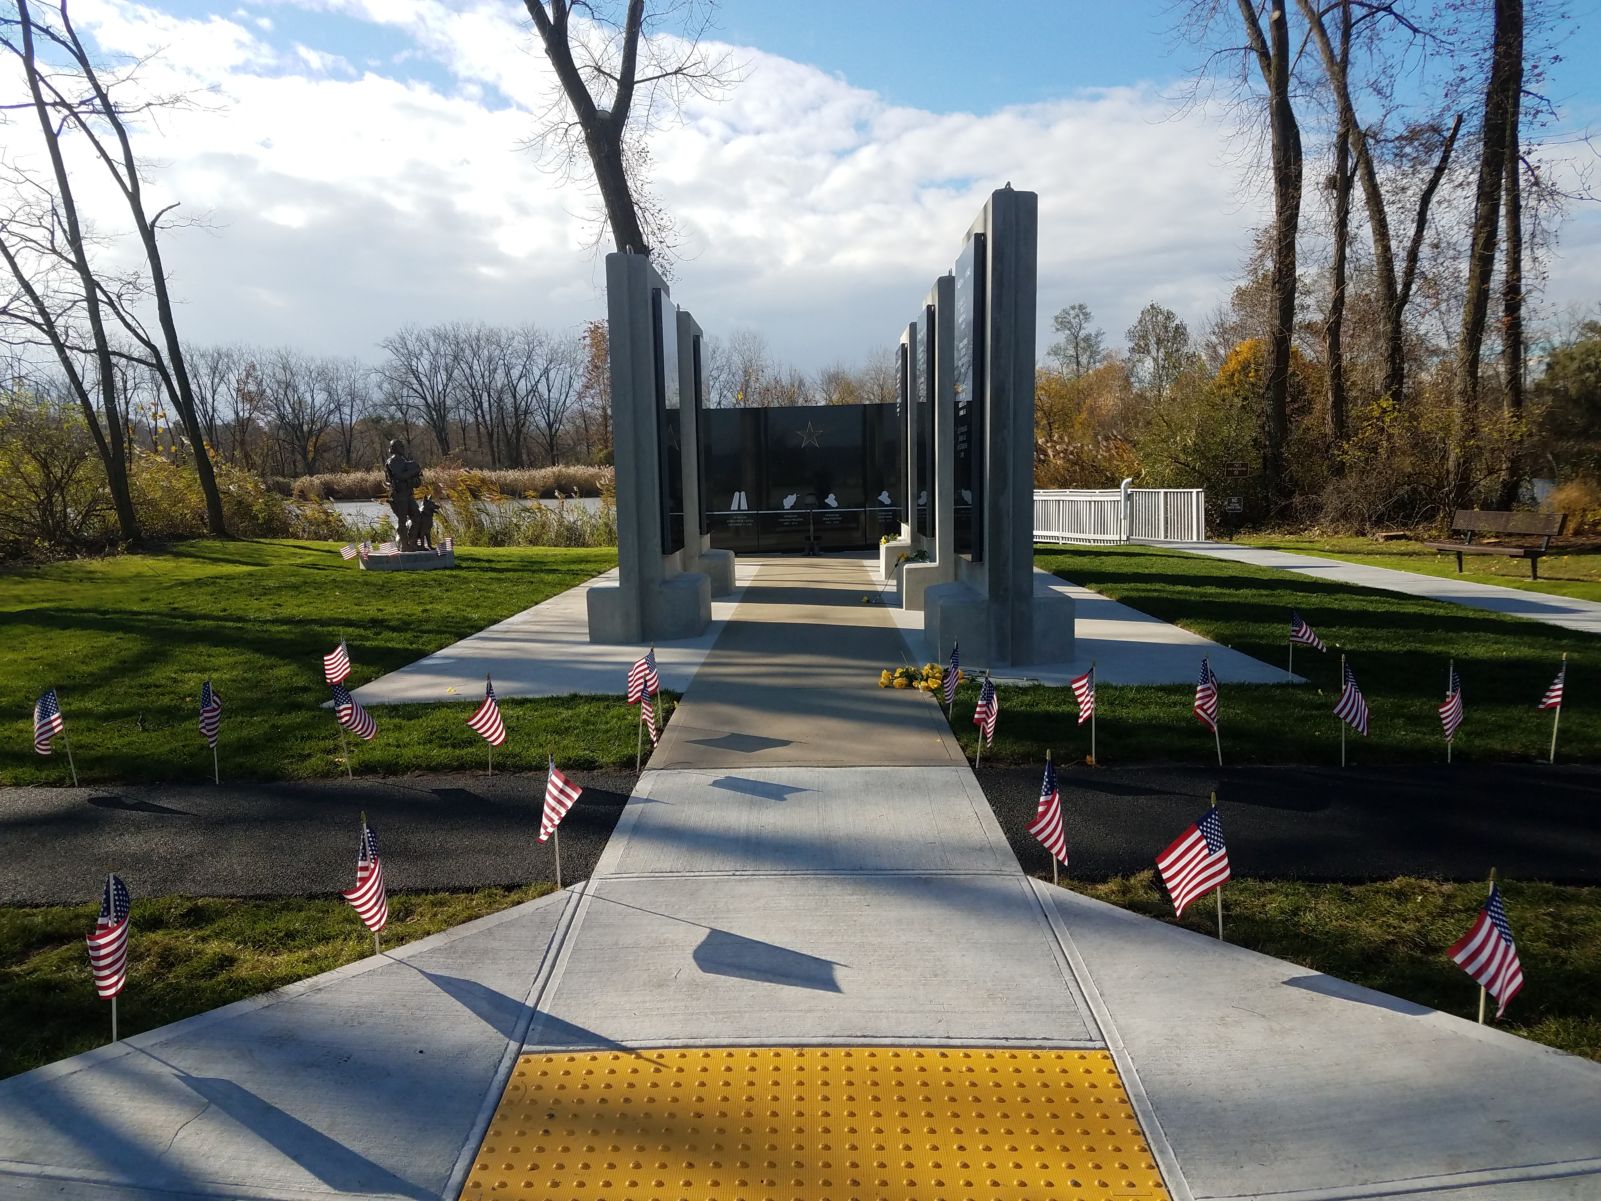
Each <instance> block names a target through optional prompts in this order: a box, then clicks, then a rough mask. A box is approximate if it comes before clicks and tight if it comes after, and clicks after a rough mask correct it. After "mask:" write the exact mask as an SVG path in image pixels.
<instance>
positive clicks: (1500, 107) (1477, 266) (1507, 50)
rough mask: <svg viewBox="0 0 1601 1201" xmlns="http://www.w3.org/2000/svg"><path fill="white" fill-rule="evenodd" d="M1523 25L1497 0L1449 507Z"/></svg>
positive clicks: (1462, 470) (1475, 384)
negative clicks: (1510, 96)
mask: <svg viewBox="0 0 1601 1201" xmlns="http://www.w3.org/2000/svg"><path fill="white" fill-rule="evenodd" d="M1522 24H1523V0H1495V33H1494V41H1493V44H1492V51H1491V59H1490V79H1489V82H1488V84H1487V85H1486V87H1485V92H1484V125H1483V137H1482V145H1481V146H1480V150H1479V182H1478V187H1477V189H1476V191H1475V194H1474V202H1473V228H1472V244H1471V248H1470V251H1469V254H1468V271H1467V290H1466V293H1465V298H1464V303H1463V308H1462V336H1461V341H1460V342H1459V343H1458V345H1457V355H1456V390H1455V395H1454V396H1453V403H1452V413H1451V446H1450V457H1449V460H1448V463H1447V468H1446V475H1447V479H1446V487H1447V490H1448V501H1449V507H1450V508H1453V509H1456V508H1460V507H1461V506H1462V504H1463V503H1464V502H1465V501H1466V500H1467V499H1468V491H1469V485H1470V482H1469V479H1468V474H1469V471H1470V469H1471V466H1472V461H1473V442H1474V438H1475V434H1476V432H1477V428H1478V405H1479V367H1480V356H1481V352H1482V350H1483V347H1484V323H1485V318H1486V316H1487V314H1488V312H1489V301H1490V277H1491V275H1492V274H1493V273H1494V271H1495V252H1496V246H1497V239H1498V236H1499V233H1500V220H1499V218H1500V208H1501V188H1502V182H1503V178H1504V176H1505V173H1506V150H1507V118H1508V115H1509V111H1508V110H1509V103H1508V101H1509V96H1508V89H1509V86H1510V83H1511V80H1512V78H1513V74H1514V72H1513V69H1512V68H1513V61H1512V59H1513V56H1514V54H1516V57H1518V58H1519V59H1521V57H1522V55H1521V49H1522V47H1521V41H1522V39H1521V37H1518V38H1517V39H1516V41H1517V42H1518V45H1517V46H1514V45H1513V32H1514V28H1516V29H1517V30H1521V28H1522Z"/></svg>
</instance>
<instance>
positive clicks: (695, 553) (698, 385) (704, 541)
mask: <svg viewBox="0 0 1601 1201" xmlns="http://www.w3.org/2000/svg"><path fill="white" fill-rule="evenodd" d="M678 376H679V391H680V394H681V396H682V402H681V403H682V406H683V407H682V409H681V410H680V414H681V415H680V417H679V444H680V445H679V449H680V452H681V454H682V455H683V473H684V549H683V552H682V555H681V556H680V559H681V563H682V566H683V569H684V570H685V571H698V572H701V573H702V574H704V575H705V576H706V578H707V579H708V580H709V581H710V584H711V594H712V595H713V596H728V595H731V594H732V593H733V591H734V552H733V551H731V550H713V549H712V540H711V535H709V534H703V533H702V532H701V530H702V529H703V528H704V526H705V513H706V498H705V497H704V496H702V495H701V484H702V483H703V481H704V476H705V472H704V469H703V466H702V463H703V460H704V458H705V454H706V431H705V427H704V421H703V415H704V413H705V409H706V356H705V353H704V339H703V337H702V334H701V328H700V326H699V324H697V323H696V321H695V319H694V318H693V317H692V316H690V314H689V310H687V309H679V310H678Z"/></svg>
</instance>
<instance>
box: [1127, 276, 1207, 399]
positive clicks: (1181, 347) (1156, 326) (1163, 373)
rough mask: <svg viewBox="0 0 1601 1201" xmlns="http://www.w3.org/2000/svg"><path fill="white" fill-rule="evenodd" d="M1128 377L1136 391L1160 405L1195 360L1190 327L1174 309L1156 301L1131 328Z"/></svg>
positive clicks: (1143, 310)
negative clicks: (1191, 346) (1191, 345)
mask: <svg viewBox="0 0 1601 1201" xmlns="http://www.w3.org/2000/svg"><path fill="white" fill-rule="evenodd" d="M1127 337H1128V374H1129V380H1130V381H1131V382H1132V383H1133V385H1134V388H1135V390H1136V391H1139V392H1143V393H1144V394H1145V395H1146V396H1148V397H1149V398H1151V399H1152V400H1154V401H1156V402H1158V403H1160V402H1161V401H1163V400H1166V399H1167V396H1168V393H1169V392H1170V391H1171V390H1172V388H1173V384H1174V383H1175V382H1176V381H1177V380H1178V377H1179V376H1180V375H1181V374H1182V373H1183V371H1184V369H1185V368H1186V367H1188V366H1189V365H1190V364H1191V363H1192V362H1194V360H1195V352H1194V351H1193V350H1192V349H1191V348H1190V331H1189V327H1188V326H1186V325H1185V324H1184V322H1183V321H1181V320H1180V319H1179V316H1178V314H1177V313H1175V312H1174V311H1173V310H1172V309H1167V308H1163V307H1162V306H1161V305H1159V304H1157V303H1155V302H1154V301H1153V302H1152V303H1150V304H1148V305H1146V306H1145V307H1144V308H1143V309H1141V310H1140V315H1139V316H1138V317H1137V318H1136V319H1135V321H1134V324H1133V325H1131V326H1129V328H1128V335H1127Z"/></svg>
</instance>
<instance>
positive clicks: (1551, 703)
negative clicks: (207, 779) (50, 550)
mask: <svg viewBox="0 0 1601 1201" xmlns="http://www.w3.org/2000/svg"><path fill="white" fill-rule="evenodd" d="M1567 679H1568V661H1567V660H1566V659H1564V660H1562V670H1561V671H1559V672H1557V678H1556V679H1554V680H1552V681H1551V687H1549V688H1547V689H1546V690H1545V695H1544V696H1543V697H1541V698H1540V708H1542V709H1560V708H1562V689H1563V686H1564V685H1565V684H1566V683H1567ZM48 695H54V694H48Z"/></svg>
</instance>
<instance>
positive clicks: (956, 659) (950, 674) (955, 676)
mask: <svg viewBox="0 0 1601 1201" xmlns="http://www.w3.org/2000/svg"><path fill="white" fill-rule="evenodd" d="M960 646H961V644H960V643H957V642H953V643H951V661H950V665H949V666H948V667H946V668H945V682H944V684H943V687H944V689H945V703H946V704H947V705H948V704H950V703H951V702H952V701H954V700H955V699H956V682H957V681H958V680H959V679H961V676H962V656H961V654H960V651H959V648H960Z"/></svg>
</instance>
